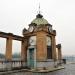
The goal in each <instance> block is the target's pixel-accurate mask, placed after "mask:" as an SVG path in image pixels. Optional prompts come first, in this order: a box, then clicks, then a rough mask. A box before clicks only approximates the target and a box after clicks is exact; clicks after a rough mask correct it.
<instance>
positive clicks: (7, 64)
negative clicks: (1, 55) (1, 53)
mask: <svg viewBox="0 0 75 75" xmlns="http://www.w3.org/2000/svg"><path fill="white" fill-rule="evenodd" d="M5 59H6V62H5V68H6V69H7V70H11V68H12V62H11V61H12V36H11V35H9V37H8V38H7V39H6V54H5Z"/></svg>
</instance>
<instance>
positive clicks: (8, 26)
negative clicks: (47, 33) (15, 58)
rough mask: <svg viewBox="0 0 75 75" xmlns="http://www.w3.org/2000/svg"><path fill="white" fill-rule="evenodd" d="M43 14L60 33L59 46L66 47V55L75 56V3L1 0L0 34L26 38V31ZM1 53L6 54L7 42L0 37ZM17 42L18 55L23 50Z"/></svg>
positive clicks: (51, 0)
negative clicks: (7, 33)
mask: <svg viewBox="0 0 75 75" xmlns="http://www.w3.org/2000/svg"><path fill="white" fill-rule="evenodd" d="M39 3H40V7H41V9H40V10H41V14H42V15H43V16H44V18H45V19H46V20H47V21H48V22H49V23H50V24H52V25H53V29H55V30H56V31H57V36H56V40H57V41H56V43H57V44H58V43H61V44H62V53H63V55H75V0H0V31H3V32H11V33H13V34H16V35H22V29H23V28H24V27H25V28H28V24H30V23H31V21H32V20H33V19H34V18H35V17H36V14H37V12H38V7H39ZM0 41H1V42H0V48H1V49H0V52H1V53H4V52H5V39H3V40H2V39H1V38H0ZM15 45H18V46H20V42H19V44H18V42H15V44H14V48H13V49H14V52H17V49H18V50H19V51H20V48H19V47H15Z"/></svg>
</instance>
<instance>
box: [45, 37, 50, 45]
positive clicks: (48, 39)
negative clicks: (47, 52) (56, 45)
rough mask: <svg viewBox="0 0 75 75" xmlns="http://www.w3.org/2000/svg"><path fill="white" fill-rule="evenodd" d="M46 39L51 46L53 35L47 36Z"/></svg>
mask: <svg viewBox="0 0 75 75" xmlns="http://www.w3.org/2000/svg"><path fill="white" fill-rule="evenodd" d="M46 40H47V46H51V37H48V36H47V38H46Z"/></svg>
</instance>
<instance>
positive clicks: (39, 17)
mask: <svg viewBox="0 0 75 75" xmlns="http://www.w3.org/2000/svg"><path fill="white" fill-rule="evenodd" d="M31 23H35V24H37V25H41V24H48V21H47V20H46V19H44V18H43V16H42V15H41V14H38V15H37V16H36V18H35V19H34V20H33V21H32V22H31Z"/></svg>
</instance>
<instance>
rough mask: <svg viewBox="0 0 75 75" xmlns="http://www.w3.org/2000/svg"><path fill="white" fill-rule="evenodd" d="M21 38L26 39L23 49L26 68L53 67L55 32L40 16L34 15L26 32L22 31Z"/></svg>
mask: <svg viewBox="0 0 75 75" xmlns="http://www.w3.org/2000/svg"><path fill="white" fill-rule="evenodd" d="M23 36H24V37H25V38H26V37H27V38H26V41H27V43H26V47H25V60H26V62H27V66H29V67H31V68H36V67H49V66H50V67H51V66H53V64H54V63H53V62H54V61H55V60H56V40H55V36H56V31H55V30H53V28H52V25H51V24H49V23H48V21H47V20H46V19H44V18H43V16H42V15H41V14H37V15H36V18H35V19H34V20H33V21H32V22H31V23H30V24H29V28H28V30H27V29H25V28H24V29H23Z"/></svg>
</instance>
